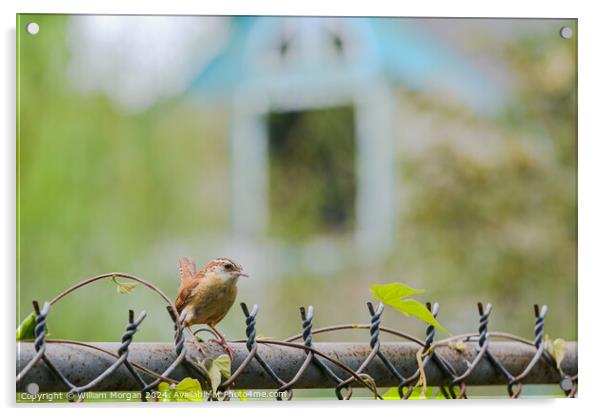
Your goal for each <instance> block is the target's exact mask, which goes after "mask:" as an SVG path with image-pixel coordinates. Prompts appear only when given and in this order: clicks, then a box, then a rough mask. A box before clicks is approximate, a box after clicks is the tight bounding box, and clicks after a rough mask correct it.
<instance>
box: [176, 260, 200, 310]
mask: <svg viewBox="0 0 602 416" xmlns="http://www.w3.org/2000/svg"><path fill="white" fill-rule="evenodd" d="M196 275H197V271H196V264H195V262H194V261H192V260H191V259H189V258H188V257H182V258H181V259H180V278H181V279H182V282H181V284H180V291H179V293H178V298H177V299H176V309H177V310H178V313H179V312H182V309H184V306H186V304H187V303H188V302H189V301H190V297H191V295H192V291H193V289H194V288H195V287H196V282H197V279H195V277H196Z"/></svg>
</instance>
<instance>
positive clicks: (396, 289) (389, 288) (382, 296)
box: [370, 282, 424, 303]
mask: <svg viewBox="0 0 602 416" xmlns="http://www.w3.org/2000/svg"><path fill="white" fill-rule="evenodd" d="M370 290H371V291H372V296H374V297H375V298H376V299H379V300H380V301H381V302H382V303H387V302H389V301H392V300H397V299H401V298H405V297H408V296H410V295H414V294H416V293H424V290H421V289H412V288H411V287H409V286H406V285H404V284H401V283H399V282H393V283H389V284H386V285H372V286H370Z"/></svg>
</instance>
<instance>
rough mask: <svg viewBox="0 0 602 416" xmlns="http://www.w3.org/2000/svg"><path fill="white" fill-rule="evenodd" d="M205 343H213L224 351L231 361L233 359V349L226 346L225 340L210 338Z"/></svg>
mask: <svg viewBox="0 0 602 416" xmlns="http://www.w3.org/2000/svg"><path fill="white" fill-rule="evenodd" d="M207 342H215V343H216V344H219V345H220V346H221V347H222V348H223V349H225V350H226V353H228V356H229V357H230V360H232V358H233V357H234V349H233V348H232V347H231V346H230V345H228V341H226V339H225V338H212V339H210V340H209V341H207Z"/></svg>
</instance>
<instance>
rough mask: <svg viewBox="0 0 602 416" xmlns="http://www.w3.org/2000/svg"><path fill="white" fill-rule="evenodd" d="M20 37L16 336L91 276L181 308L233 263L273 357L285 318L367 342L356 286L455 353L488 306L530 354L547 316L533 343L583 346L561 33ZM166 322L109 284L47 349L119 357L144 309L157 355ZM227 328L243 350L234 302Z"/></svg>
mask: <svg viewBox="0 0 602 416" xmlns="http://www.w3.org/2000/svg"><path fill="white" fill-rule="evenodd" d="M29 22H36V23H38V24H39V28H40V30H39V33H37V34H36V35H30V34H28V33H27V32H26V30H25V27H26V25H27V23H29ZM564 26H568V27H570V28H572V29H573V37H572V38H570V39H563V38H562V37H561V36H560V34H559V32H560V29H561V27H564ZM17 33H18V86H19V87H18V104H19V107H18V117H19V124H18V134H19V143H18V181H19V186H18V235H19V241H18V243H19V249H18V270H19V281H18V314H17V315H18V316H17V319H18V320H19V321H20V320H21V319H22V318H23V317H25V316H26V315H27V314H28V313H29V312H30V311H31V300H32V299H37V300H39V301H44V300H48V299H51V298H52V297H53V296H54V295H56V294H57V293H58V292H60V291H62V290H63V289H65V288H67V287H69V286H71V285H72V284H74V283H76V282H77V281H79V280H82V279H84V278H86V277H90V276H93V275H97V274H101V273H106V272H114V271H120V272H125V273H130V274H134V275H137V276H140V277H142V278H144V279H147V280H149V281H150V282H152V283H154V284H156V285H157V286H159V287H160V288H161V289H162V290H163V291H165V292H166V293H167V294H168V295H169V296H170V297H172V298H175V296H176V293H177V289H178V285H179V276H178V272H177V270H178V268H177V265H178V259H179V257H181V256H184V255H187V256H190V257H192V258H193V259H195V260H196V261H197V262H198V263H199V264H204V263H205V262H207V261H208V260H210V259H211V258H214V257H218V256H227V257H231V258H234V259H236V260H237V261H238V262H240V263H242V265H243V266H244V268H245V270H246V271H247V272H248V273H249V274H250V275H251V278H250V279H241V281H240V282H239V296H238V300H239V301H245V302H247V303H249V304H253V303H257V304H259V305H260V313H259V317H258V331H259V332H260V333H262V334H263V335H266V336H273V337H278V338H281V337H285V336H288V335H291V334H294V333H297V332H299V331H300V319H299V311H298V306H300V305H308V304H312V305H314V307H315V309H316V315H315V319H314V327H319V326H324V325H331V324H337V323H351V322H355V323H358V322H367V321H368V318H367V317H368V315H367V311H366V307H365V302H366V301H367V300H370V299H371V297H370V291H369V287H370V285H372V284H383V283H389V282H393V281H400V282H403V283H405V284H407V285H410V286H412V287H415V288H419V289H425V290H426V291H427V293H426V294H424V295H417V296H415V298H416V299H418V300H420V301H422V302H425V301H428V300H430V301H438V302H439V303H440V304H441V312H440V321H441V323H442V324H443V326H445V327H446V328H447V329H448V330H449V331H450V332H451V333H453V334H459V333H463V332H467V331H475V330H476V328H477V323H478V318H477V309H476V302H477V301H483V302H491V303H493V305H494V311H493V315H492V319H491V321H492V328H493V329H495V330H499V331H507V332H513V333H516V334H518V335H522V336H525V337H528V338H531V336H532V335H531V334H532V325H533V322H532V317H533V313H532V304H533V303H540V304H542V303H546V304H548V305H549V307H550V313H549V315H548V319H547V320H546V332H547V333H549V334H550V336H552V337H553V338H556V337H564V338H567V339H576V337H577V325H576V324H577V309H576V302H577V270H576V267H577V266H576V253H577V251H576V249H577V228H576V225H577V211H576V208H577V207H576V203H577V202H576V201H577V200H576V192H577V189H576V164H577V156H576V151H577V132H576V121H577V104H576V94H577V75H576V69H577V66H576V63H577V61H576V55H577V42H576V33H577V27H576V21H575V20H565V21H562V20H529V19H517V20H494V19H401V18H399V19H398V18H284V17H168V16H164V17H136V16H127V17H126V16H119V17H118V16H71V17H67V16H61V15H20V16H19V25H18V29H17ZM164 306H165V305H164V303H163V301H161V300H160V298H159V297H157V296H156V295H155V294H154V293H151V292H150V291H148V290H147V289H146V288H142V287H139V288H137V289H136V290H134V292H133V293H132V294H129V295H122V294H118V293H117V291H116V287H115V285H114V284H113V283H111V282H110V281H109V280H107V281H103V282H100V283H97V284H95V285H93V286H88V287H86V288H84V289H82V290H80V291H78V292H77V293H76V294H74V295H72V296H70V297H67V298H65V299H64V300H63V301H61V302H60V303H58V304H57V305H56V306H55V307H54V313H52V314H51V315H50V319H49V329H50V332H51V336H52V337H53V338H75V339H79V340H87V341H91V340H94V341H115V340H117V339H118V338H119V337H120V336H121V334H122V331H123V328H124V326H125V323H126V319H127V309H128V308H133V309H135V310H136V311H140V310H142V309H144V310H146V311H147V312H148V313H149V318H150V319H148V321H147V322H146V323H145V324H144V325H142V327H141V331H140V334H139V335H137V339H138V340H140V341H142V340H147V341H150V340H152V341H169V340H170V339H171V337H172V328H171V324H170V322H171V321H170V320H169V318H168V316H167V314H166V313H165V309H164ZM384 325H387V326H391V327H395V328H398V329H402V330H406V331H408V332H411V333H413V334H416V335H420V334H422V331H423V325H422V324H421V323H420V322H418V321H417V320H415V319H410V318H406V317H404V316H402V315H400V314H399V313H398V312H396V311H393V310H390V309H389V310H387V311H386V313H385V318H384ZM219 327H220V329H221V330H222V332H223V333H224V334H225V335H226V336H227V337H228V338H230V339H236V338H241V337H243V336H244V326H243V315H242V312H241V311H240V308H239V307H238V306H237V305H235V307H233V309H232V310H231V312H230V314H229V315H228V316H227V317H226V319H225V320H224V321H223V322H222V323H221V324H220V326H219ZM366 337H367V333H365V332H363V331H349V332H347V333H339V334H336V335H335V336H334V337H333V336H326V335H325V336H322V337H319V339H323V340H329V339H333V338H336V339H339V340H362V339H367V338H366ZM385 338H386V337H385Z"/></svg>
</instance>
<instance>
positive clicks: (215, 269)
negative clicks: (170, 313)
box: [176, 257, 248, 352]
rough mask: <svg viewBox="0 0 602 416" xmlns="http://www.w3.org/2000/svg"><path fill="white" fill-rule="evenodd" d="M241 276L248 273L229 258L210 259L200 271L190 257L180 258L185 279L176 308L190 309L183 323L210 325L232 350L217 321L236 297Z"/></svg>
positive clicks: (183, 278) (179, 310)
mask: <svg viewBox="0 0 602 416" xmlns="http://www.w3.org/2000/svg"><path fill="white" fill-rule="evenodd" d="M240 276H245V277H248V275H246V274H245V273H243V272H242V267H241V266H240V265H239V264H238V263H236V262H234V261H233V260H230V259H227V258H217V259H214V260H211V261H210V262H209V263H207V264H206V265H205V267H203V269H202V270H200V271H198V272H197V270H196V264H195V263H194V261H192V260H190V259H189V258H187V257H182V258H181V259H180V277H181V279H182V281H181V284H180V291H179V293H178V297H177V299H176V308H177V310H178V313H180V314H181V313H183V312H186V313H187V316H186V318H185V321H184V325H185V326H187V327H189V326H191V325H196V324H206V325H208V326H209V328H211V330H212V331H213V333H214V334H215V335H216V336H217V337H218V339H217V340H216V342H218V343H219V344H221V345H222V346H224V347H225V348H226V349H227V350H228V351H229V352H230V348H229V347H228V346H227V343H226V339H225V338H224V337H223V335H222V334H220V333H219V332H218V331H217V329H215V325H217V324H218V323H219V322H220V321H221V320H222V319H224V317H225V316H226V314H227V313H228V311H229V310H230V307H231V306H232V304H233V303H234V301H235V300H236V293H237V288H236V283H237V282H238V278H239V277H240Z"/></svg>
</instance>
